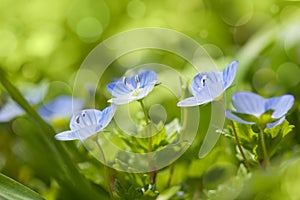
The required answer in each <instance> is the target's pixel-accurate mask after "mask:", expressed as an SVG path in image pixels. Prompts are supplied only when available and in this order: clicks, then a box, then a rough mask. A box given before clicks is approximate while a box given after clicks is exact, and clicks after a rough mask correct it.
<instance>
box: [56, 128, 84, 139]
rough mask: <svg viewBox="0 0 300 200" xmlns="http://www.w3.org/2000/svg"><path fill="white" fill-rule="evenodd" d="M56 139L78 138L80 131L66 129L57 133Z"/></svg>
mask: <svg viewBox="0 0 300 200" xmlns="http://www.w3.org/2000/svg"><path fill="white" fill-rule="evenodd" d="M54 137H55V139H57V140H78V139H79V138H78V131H76V130H73V131H64V132H61V133H58V134H56V135H55V136H54Z"/></svg>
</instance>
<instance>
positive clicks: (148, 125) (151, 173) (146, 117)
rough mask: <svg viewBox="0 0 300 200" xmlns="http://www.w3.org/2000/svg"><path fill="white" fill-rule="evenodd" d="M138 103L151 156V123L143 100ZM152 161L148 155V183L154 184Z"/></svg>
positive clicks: (154, 175) (154, 174)
mask: <svg viewBox="0 0 300 200" xmlns="http://www.w3.org/2000/svg"><path fill="white" fill-rule="evenodd" d="M139 102H140V104H141V107H142V110H143V112H144V116H145V121H146V126H147V138H148V152H149V154H151V152H152V135H151V127H150V126H151V121H150V118H149V115H148V112H147V110H146V107H145V105H144V102H143V100H142V99H141V100H139ZM149 129H150V130H149ZM152 159H153V158H152V156H151V155H150V156H149V169H150V171H151V172H150V183H151V184H155V183H156V175H157V172H156V170H154V169H153V164H152Z"/></svg>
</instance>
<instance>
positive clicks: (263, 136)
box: [259, 126, 269, 167]
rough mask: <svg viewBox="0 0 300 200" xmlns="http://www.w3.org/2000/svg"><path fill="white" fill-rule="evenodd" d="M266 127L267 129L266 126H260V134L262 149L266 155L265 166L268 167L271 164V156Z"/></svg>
mask: <svg viewBox="0 0 300 200" xmlns="http://www.w3.org/2000/svg"><path fill="white" fill-rule="evenodd" d="M264 129H265V127H263V126H261V127H259V136H260V141H261V147H262V151H263V155H264V159H263V164H264V167H267V166H268V165H269V156H268V151H267V148H266V142H265V135H264Z"/></svg>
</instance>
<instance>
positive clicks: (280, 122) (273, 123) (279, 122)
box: [267, 116, 285, 128]
mask: <svg viewBox="0 0 300 200" xmlns="http://www.w3.org/2000/svg"><path fill="white" fill-rule="evenodd" d="M284 120H285V116H283V117H281V118H280V119H279V120H277V121H275V122H272V123H268V124H267V128H273V127H274V126H277V125H280V124H282V122H283V121H284Z"/></svg>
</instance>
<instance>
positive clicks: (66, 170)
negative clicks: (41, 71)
mask: <svg viewBox="0 0 300 200" xmlns="http://www.w3.org/2000/svg"><path fill="white" fill-rule="evenodd" d="M0 83H1V84H2V85H3V87H4V88H5V89H6V90H7V92H8V93H9V94H10V96H11V98H12V99H13V100H14V101H15V102H16V103H18V104H19V105H20V106H21V107H22V108H23V109H24V110H25V111H26V113H27V114H28V115H29V116H31V117H32V119H33V120H34V121H35V122H36V124H37V125H38V127H39V128H40V129H41V130H42V132H41V133H43V134H41V136H42V138H43V140H44V141H45V143H46V144H47V146H45V148H48V149H49V154H50V153H52V154H53V155H54V156H52V157H55V158H56V160H51V161H50V162H56V163H57V164H58V165H57V166H60V169H57V171H58V173H57V174H52V175H53V176H54V177H55V178H56V179H57V180H58V181H59V182H60V183H61V184H64V185H65V186H66V187H68V188H70V189H71V190H73V192H74V193H79V194H78V196H84V198H85V199H95V198H96V199H99V198H100V197H101V198H105V197H106V196H105V195H104V196H100V194H99V193H97V192H95V191H94V190H92V189H91V187H90V185H89V184H88V182H87V181H86V179H84V178H83V176H82V175H81V174H80V173H79V171H78V168H77V167H76V166H75V164H74V163H73V162H72V160H71V158H70V156H69V155H68V154H67V152H66V150H65V149H64V148H63V146H62V145H61V143H59V142H58V141H56V140H55V139H54V137H53V136H54V135H55V131H54V130H53V128H52V127H51V126H50V125H49V124H47V123H46V122H45V121H44V120H43V119H42V118H41V117H40V115H39V114H38V113H37V112H36V111H35V110H34V109H33V108H32V107H31V106H30V104H29V103H28V102H27V101H26V99H25V98H24V97H23V96H22V94H21V92H20V91H19V90H18V89H17V88H16V87H15V86H14V85H13V84H12V83H11V82H10V81H9V80H8V78H7V76H6V73H5V71H4V70H3V69H2V68H1V67H0ZM72 187H73V188H72ZM98 197H99V198H98Z"/></svg>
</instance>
